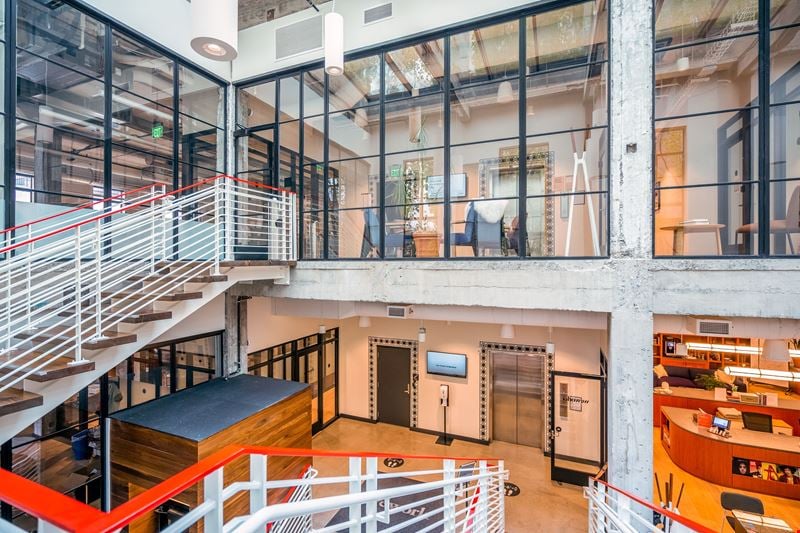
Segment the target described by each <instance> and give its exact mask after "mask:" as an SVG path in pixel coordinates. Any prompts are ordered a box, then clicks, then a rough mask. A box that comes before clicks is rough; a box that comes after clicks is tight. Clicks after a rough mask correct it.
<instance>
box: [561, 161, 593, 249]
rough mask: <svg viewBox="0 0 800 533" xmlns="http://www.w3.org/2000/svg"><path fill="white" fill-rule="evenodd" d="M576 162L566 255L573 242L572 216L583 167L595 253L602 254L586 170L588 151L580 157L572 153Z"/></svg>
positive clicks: (570, 199)
mask: <svg viewBox="0 0 800 533" xmlns="http://www.w3.org/2000/svg"><path fill="white" fill-rule="evenodd" d="M572 158H573V161H574V164H573V166H572V191H571V192H572V195H573V196H570V197H569V218H568V219H567V239H566V242H565V243H564V255H565V256H569V248H570V244H571V242H572V216H573V214H574V211H575V196H574V195H575V191H576V189H577V186H578V169H579V168H580V169H583V189H584V193H585V194H586V196H587V198H586V205H587V207H588V208H589V224H590V225H591V231H592V245H593V246H594V255H596V256H597V255H600V236H599V235H598V233H597V221H596V220H595V217H594V203H593V202H592V198H591V195H590V194H588V193H590V192H591V187H590V186H589V174H588V173H587V171H586V152H583V153H582V154H581V155H580V157H579V156H578V152H574V153H573V154H572Z"/></svg>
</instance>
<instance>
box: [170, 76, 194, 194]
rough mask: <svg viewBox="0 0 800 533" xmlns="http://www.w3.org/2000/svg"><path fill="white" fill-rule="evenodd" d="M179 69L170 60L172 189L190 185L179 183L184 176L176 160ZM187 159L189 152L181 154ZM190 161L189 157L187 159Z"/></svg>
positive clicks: (178, 131)
mask: <svg viewBox="0 0 800 533" xmlns="http://www.w3.org/2000/svg"><path fill="white" fill-rule="evenodd" d="M179 75H180V69H179V68H178V62H177V61H173V62H172V190H175V189H179V188H180V187H181V186H185V185H191V184H190V183H181V180H182V179H185V177H184V176H181V167H180V162H179V161H178V154H179V153H180V148H181V122H180V120H181V117H180V115H179V114H178V107H179V106H180V80H178V76H179ZM183 156H184V157H185V158H187V159H189V154H183ZM189 160H190V161H191V159H189Z"/></svg>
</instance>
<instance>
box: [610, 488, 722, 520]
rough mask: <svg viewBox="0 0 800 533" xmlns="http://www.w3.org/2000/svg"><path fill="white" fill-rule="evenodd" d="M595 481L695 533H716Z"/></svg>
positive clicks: (681, 516)
mask: <svg viewBox="0 0 800 533" xmlns="http://www.w3.org/2000/svg"><path fill="white" fill-rule="evenodd" d="M595 481H597V482H598V483H602V484H603V485H605V486H606V487H608V488H609V489H611V490H613V491H616V492H619V493H620V494H622V495H623V496H625V497H626V498H628V499H630V500H633V501H635V502H636V503H638V504H639V505H642V506H644V507H647V508H648V509H651V510H653V511H655V512H657V513H659V514H662V515H664V516H666V517H667V518H669V519H670V520H673V521H675V522H678V523H679V524H683V525H684V526H686V527H690V528H692V529H693V530H694V531H697V532H698V533H716V532H715V530H713V529H711V528H708V527H706V526H704V525H701V524H698V523H697V522H695V521H694V520H691V519H689V518H686V517H685V516H683V515H679V514H675V513H674V512H672V511H670V510H669V509H664V508H663V507H658V506H656V505H655V504H653V503H650V502H648V501H646V500H643V499H642V498H640V497H638V496H636V495H635V494H631V493H630V492H627V491H624V490H622V489H618V488H617V487H615V486H614V485H611V484H609V483H607V482H605V481H603V480H601V479H595Z"/></svg>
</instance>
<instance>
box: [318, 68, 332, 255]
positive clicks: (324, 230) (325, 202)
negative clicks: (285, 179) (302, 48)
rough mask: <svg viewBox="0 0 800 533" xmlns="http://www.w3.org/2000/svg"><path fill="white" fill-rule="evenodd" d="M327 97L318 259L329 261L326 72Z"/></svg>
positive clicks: (323, 128)
mask: <svg viewBox="0 0 800 533" xmlns="http://www.w3.org/2000/svg"><path fill="white" fill-rule="evenodd" d="M324 77H325V97H324V98H323V102H322V105H323V107H324V110H323V112H324V115H323V117H325V119H324V121H323V127H322V130H323V131H322V191H321V192H322V250H321V252H320V253H319V254H318V255H319V257H318V258H317V259H328V241H329V238H328V228H329V224H328V207H329V206H328V172H329V169H328V166H329V165H328V159H329V156H330V153H329V150H328V137H329V134H328V122H329V118H330V117H329V112H328V111H329V110H328V104H329V103H330V97H329V95H328V91H330V86H329V84H330V76H329V75H328V73H327V72H326V73H325V75H324Z"/></svg>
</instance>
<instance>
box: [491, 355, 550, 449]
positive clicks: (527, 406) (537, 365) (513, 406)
mask: <svg viewBox="0 0 800 533" xmlns="http://www.w3.org/2000/svg"><path fill="white" fill-rule="evenodd" d="M545 357H546V356H545V355H544V354H527V353H509V352H492V413H491V416H492V438H493V439H494V440H500V441H504V442H511V443H513V444H522V445H524V446H534V447H536V448H541V447H542V444H543V439H544V423H545V420H544V400H545V398H544V395H545V382H544V379H545V376H544V368H545Z"/></svg>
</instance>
